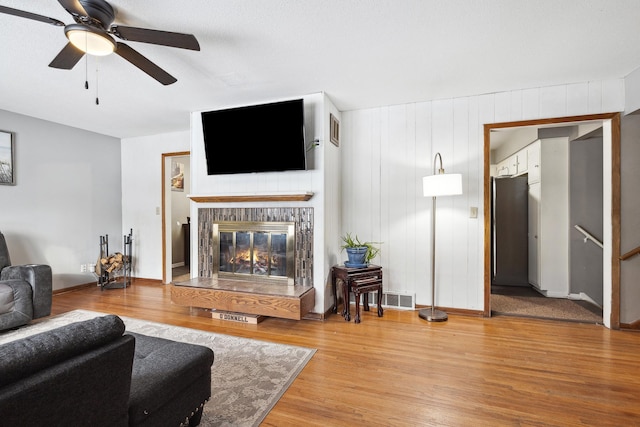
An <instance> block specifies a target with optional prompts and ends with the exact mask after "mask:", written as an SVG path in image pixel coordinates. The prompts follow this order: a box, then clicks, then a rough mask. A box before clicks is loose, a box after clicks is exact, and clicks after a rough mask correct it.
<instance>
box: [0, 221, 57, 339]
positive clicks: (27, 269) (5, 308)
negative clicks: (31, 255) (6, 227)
mask: <svg viewBox="0 0 640 427" xmlns="http://www.w3.org/2000/svg"><path fill="white" fill-rule="evenodd" d="M51 287H52V274H51V267H50V266H48V265H42V264H28V265H13V266H12V265H11V259H10V258H9V250H8V249H7V243H6V241H5V238H4V235H3V234H2V233H1V232H0V331H2V330H5V329H11V328H15V327H17V326H22V325H26V324H27V323H29V322H31V320H32V319H37V318H39V317H45V316H48V315H49V314H50V313H51Z"/></svg>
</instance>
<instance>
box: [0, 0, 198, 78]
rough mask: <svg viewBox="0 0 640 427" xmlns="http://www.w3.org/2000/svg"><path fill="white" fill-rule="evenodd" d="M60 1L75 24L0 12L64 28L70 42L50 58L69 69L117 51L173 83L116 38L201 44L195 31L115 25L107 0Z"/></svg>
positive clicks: (183, 45)
mask: <svg viewBox="0 0 640 427" xmlns="http://www.w3.org/2000/svg"><path fill="white" fill-rule="evenodd" d="M58 2H59V3H60V4H61V5H62V7H63V8H64V9H65V10H66V11H67V12H69V13H70V14H71V16H72V17H73V19H74V21H75V22H76V23H75V24H69V25H65V23H64V22H62V21H59V20H57V19H54V18H49V17H46V16H43V15H38V14H35V13H31V12H26V11H23V10H18V9H13V8H10V7H6V6H0V13H6V14H9V15H15V16H20V17H22V18H27V19H33V20H35V21H40V22H46V23H48V24H51V25H55V26H58V27H64V33H65V35H66V36H67V39H69V42H68V43H67V45H66V46H65V47H64V48H63V49H62V50H61V51H60V53H58V55H57V56H56V57H55V58H54V59H53V61H51V63H50V64H49V66H50V67H53V68H60V69H63V70H70V69H72V68H73V67H74V66H75V65H76V64H77V63H78V61H80V59H82V57H83V56H84V55H85V53H87V54H89V55H97V56H105V55H109V54H111V53H115V54H117V55H119V56H121V57H122V58H124V59H126V60H127V61H129V62H130V63H131V64H133V65H134V66H136V67H138V68H139V69H140V70H142V71H144V72H145V73H147V74H148V75H150V76H151V77H153V78H154V79H156V80H157V81H159V82H160V83H162V84H163V85H170V84H172V83H175V82H176V81H177V79H176V78H175V77H173V76H172V75H170V74H169V73H167V72H166V71H164V70H163V69H162V68H160V67H159V66H157V65H156V64H154V63H153V62H151V61H150V60H148V59H147V58H146V57H144V56H143V55H142V54H140V53H138V52H137V51H136V50H134V49H133V48H131V47H129V46H128V45H126V44H124V43H121V42H119V41H117V40H116V39H115V38H116V37H117V38H119V39H121V40H127V41H133V42H142V43H151V44H156V45H161V46H169V47H176V48H180V49H190V50H200V45H199V44H198V41H197V40H196V38H195V37H194V36H193V35H192V34H183V33H173V32H169V31H158V30H151V29H147V28H137V27H127V26H124V25H112V24H113V21H114V19H115V15H116V14H115V11H114V9H113V7H112V6H111V5H110V4H109V3H107V2H106V1H105V0H58Z"/></svg>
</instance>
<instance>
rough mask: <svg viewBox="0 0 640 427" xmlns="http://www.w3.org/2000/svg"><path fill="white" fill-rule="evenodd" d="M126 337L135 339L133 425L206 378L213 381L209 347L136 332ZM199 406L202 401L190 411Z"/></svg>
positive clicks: (132, 399)
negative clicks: (202, 378)
mask: <svg viewBox="0 0 640 427" xmlns="http://www.w3.org/2000/svg"><path fill="white" fill-rule="evenodd" d="M127 334H130V335H133V336H134V337H135V339H136V350H135V355H134V359H133V372H132V374H131V394H130V396H129V423H130V424H131V425H138V424H142V423H144V421H145V419H147V418H149V417H153V416H154V412H156V411H158V410H161V409H162V408H163V406H166V405H167V403H168V402H170V401H172V400H174V399H175V397H176V395H179V394H180V393H188V390H189V388H190V386H191V385H192V384H193V383H194V382H195V381H196V380H199V379H200V378H201V377H202V376H203V375H207V376H208V378H210V376H211V365H212V364H213V351H212V350H211V349H210V348H208V347H204V346H201V345H194V344H187V343H182V342H176V341H171V340H167V339H163V338H157V337H150V336H147V335H142V334H137V333H133V332H127ZM210 383H211V382H210V379H209V380H207V386H208V390H209V392H210ZM208 397H209V396H205V397H204V399H207V398H208ZM200 403H203V401H200V402H198V403H196V404H194V406H193V407H192V408H191V409H190V410H191V411H193V410H195V408H196V407H197V406H196V405H198V404H200ZM183 416H184V415H183Z"/></svg>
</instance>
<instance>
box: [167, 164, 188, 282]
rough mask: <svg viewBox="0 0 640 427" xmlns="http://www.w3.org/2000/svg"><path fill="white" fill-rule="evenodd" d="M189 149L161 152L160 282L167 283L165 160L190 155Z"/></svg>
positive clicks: (168, 187) (169, 263)
mask: <svg viewBox="0 0 640 427" xmlns="http://www.w3.org/2000/svg"><path fill="white" fill-rule="evenodd" d="M190 155H191V151H177V152H173V153H162V167H161V171H162V172H161V174H162V175H161V179H160V182H161V191H162V202H161V204H162V283H163V284H165V285H166V284H167V283H168V282H167V271H168V270H167V209H170V207H169V208H167V203H169V200H168V197H166V195H167V191H171V188H170V184H169V182H170V179H171V177H169V176H167V171H166V167H165V164H166V161H167V159H168V158H170V157H180V156H190ZM168 265H171V260H169V261H168Z"/></svg>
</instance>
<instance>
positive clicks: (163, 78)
mask: <svg viewBox="0 0 640 427" xmlns="http://www.w3.org/2000/svg"><path fill="white" fill-rule="evenodd" d="M116 53H117V54H118V55H120V56H121V57H123V58H124V59H126V60H127V61H129V62H130V63H132V64H133V65H135V66H136V67H138V68H139V69H141V70H142V71H144V72H145V73H147V74H148V75H150V76H151V77H153V78H154V79H156V80H157V81H159V82H160V83H162V84H163V85H165V86H166V85H170V84H172V83H175V82H177V81H178V80H177V79H176V78H175V77H173V76H172V75H171V74H169V73H167V72H166V71H164V70H163V69H162V68H160V67H158V66H157V65H156V64H154V63H153V62H151V61H149V60H148V59H147V58H145V57H144V56H142V55H141V54H140V53H138V52H137V51H136V50H134V49H132V48H131V47H129V46H127V45H126V44H124V43H117V48H116Z"/></svg>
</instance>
